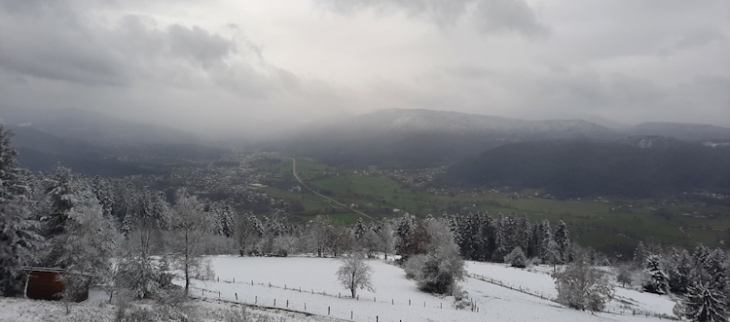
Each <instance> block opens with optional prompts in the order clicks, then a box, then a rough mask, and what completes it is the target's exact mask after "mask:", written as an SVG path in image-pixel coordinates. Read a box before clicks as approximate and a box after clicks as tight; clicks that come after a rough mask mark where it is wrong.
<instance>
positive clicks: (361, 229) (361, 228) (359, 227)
mask: <svg viewBox="0 0 730 322" xmlns="http://www.w3.org/2000/svg"><path fill="white" fill-rule="evenodd" d="M366 232H367V228H366V227H365V223H363V222H362V217H360V218H358V219H357V223H356V224H355V229H354V230H353V232H352V233H353V235H354V237H355V242H357V243H359V242H360V241H361V240H362V239H363V237H365V233H366Z"/></svg>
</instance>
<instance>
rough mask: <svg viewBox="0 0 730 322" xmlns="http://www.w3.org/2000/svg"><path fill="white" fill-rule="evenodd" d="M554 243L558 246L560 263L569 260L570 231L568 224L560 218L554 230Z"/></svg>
mask: <svg viewBox="0 0 730 322" xmlns="http://www.w3.org/2000/svg"><path fill="white" fill-rule="evenodd" d="M555 243H557V246H558V252H559V254H560V256H559V260H560V263H567V262H568V261H570V245H571V244H570V232H569V231H568V225H566V224H565V222H564V221H562V220H561V221H560V222H559V223H558V229H556V230H555Z"/></svg>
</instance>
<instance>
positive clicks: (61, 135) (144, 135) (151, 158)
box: [0, 107, 228, 176]
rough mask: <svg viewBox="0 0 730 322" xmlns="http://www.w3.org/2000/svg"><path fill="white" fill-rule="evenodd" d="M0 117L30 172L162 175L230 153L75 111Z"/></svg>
mask: <svg viewBox="0 0 730 322" xmlns="http://www.w3.org/2000/svg"><path fill="white" fill-rule="evenodd" d="M0 113H2V114H0V115H2V121H3V124H4V126H5V127H6V128H7V129H9V130H10V131H12V133H13V138H12V140H11V146H12V147H13V148H14V149H15V150H17V151H18V161H19V163H20V165H21V166H23V167H27V168H29V169H30V170H33V171H49V170H52V169H53V168H54V167H55V166H56V165H57V164H60V165H63V166H66V167H70V168H72V169H73V170H74V171H77V172H80V173H85V174H89V175H103V176H125V175H133V174H162V173H167V172H169V170H170V167H174V166H181V165H185V164H189V163H191V162H195V161H199V160H217V159H218V158H220V157H221V155H223V154H224V153H226V152H227V151H228V150H226V149H222V148H216V147H210V146H207V145H204V144H201V140H200V139H198V138H197V137H196V136H194V135H192V134H188V133H186V132H183V131H179V130H174V129H169V128H165V127H158V126H155V125H148V124H142V123H135V122H130V121H125V120H122V119H117V118H114V117H110V116H107V115H104V114H101V113H95V112H88V111H82V110H78V109H21V108H7V107H3V108H0Z"/></svg>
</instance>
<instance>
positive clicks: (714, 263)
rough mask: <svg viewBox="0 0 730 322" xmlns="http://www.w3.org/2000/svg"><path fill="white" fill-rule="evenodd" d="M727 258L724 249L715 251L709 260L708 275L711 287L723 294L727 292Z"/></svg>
mask: <svg viewBox="0 0 730 322" xmlns="http://www.w3.org/2000/svg"><path fill="white" fill-rule="evenodd" d="M726 265H727V258H726V257H725V252H723V251H722V249H719V248H717V249H715V250H714V251H712V253H710V256H709V257H708V259H707V274H708V277H709V285H708V286H709V287H711V288H712V289H715V290H717V291H719V292H721V293H725V292H726V291H727V286H728V279H727V275H726V272H727V266H726Z"/></svg>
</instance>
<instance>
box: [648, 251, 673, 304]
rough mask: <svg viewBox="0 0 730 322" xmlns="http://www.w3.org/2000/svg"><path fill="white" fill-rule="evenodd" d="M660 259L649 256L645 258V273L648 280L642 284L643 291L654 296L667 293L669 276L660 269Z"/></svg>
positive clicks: (652, 255) (655, 256)
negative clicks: (654, 294)
mask: <svg viewBox="0 0 730 322" xmlns="http://www.w3.org/2000/svg"><path fill="white" fill-rule="evenodd" d="M661 262H662V258H661V257H660V256H659V255H656V254H651V255H649V256H648V257H647V258H646V273H647V274H648V276H649V278H648V280H647V282H646V283H645V284H644V291H647V292H650V293H656V294H667V292H669V276H668V275H667V273H666V272H664V269H663V268H662V267H661Z"/></svg>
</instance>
